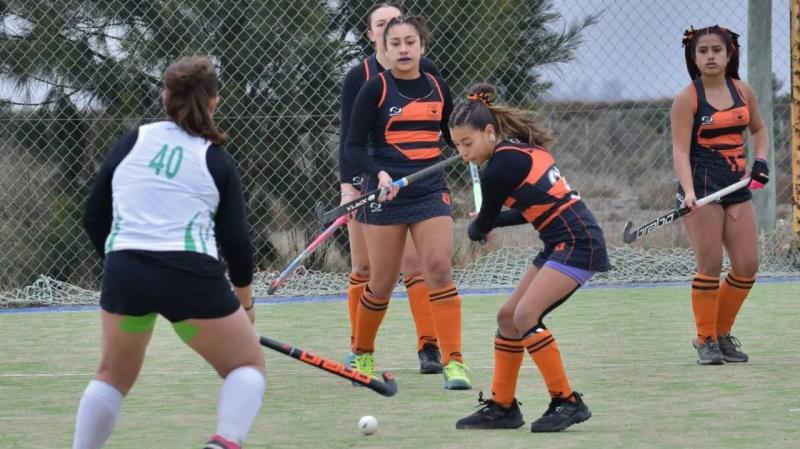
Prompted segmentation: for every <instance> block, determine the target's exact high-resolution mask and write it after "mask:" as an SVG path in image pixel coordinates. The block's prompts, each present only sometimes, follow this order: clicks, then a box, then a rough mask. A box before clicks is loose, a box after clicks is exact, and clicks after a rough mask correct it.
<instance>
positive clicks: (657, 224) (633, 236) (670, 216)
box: [622, 177, 750, 243]
mask: <svg viewBox="0 0 800 449" xmlns="http://www.w3.org/2000/svg"><path fill="white" fill-rule="evenodd" d="M749 183H750V178H749V177H747V178H743V179H741V180H739V181H737V182H735V183H733V184H731V185H729V186H728V187H725V188H724V189H721V190H718V191H716V192H714V193H712V194H711V195H708V196H704V197H703V198H700V199H699V200H697V202H695V207H702V206H705V205H706V204H708V203H713V202H714V201H717V200H718V199H720V198H722V197H723V196H725V195H728V194H730V193H733V192H735V191H737V190H739V189H741V188H743V187H746V186H747V185H748V184H749ZM689 212H691V209H689V208H688V207H682V208H680V209H675V210H673V211H672V212H669V213H666V214H664V215H662V216H660V217H658V218H656V219H655V220H652V221H650V222H648V223H647V224H645V225H644V226H641V227H639V228H638V229H636V230H634V231H631V228H632V227H633V222H630V221H629V222H628V223H627V224H626V225H625V229H624V230H623V231H622V241H623V242H625V243H633V242H635V241H637V240H639V239H640V238H642V237H644V236H645V235H647V234H650V233H651V232H653V231H655V230H656V229H659V228H661V227H663V226H665V225H668V224H670V223H672V222H673V221H675V220H676V219H678V218H680V217H683V216H684V215H686V214H688V213H689Z"/></svg>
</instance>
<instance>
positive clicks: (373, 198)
mask: <svg viewBox="0 0 800 449" xmlns="http://www.w3.org/2000/svg"><path fill="white" fill-rule="evenodd" d="M459 159H461V156H452V157H450V158H447V159H445V160H443V161H440V162H437V163H435V164H433V165H431V166H430V167H426V168H423V169H422V170H420V171H418V172H416V173H412V174H410V175H408V176H406V177H404V178H400V179H398V180H396V181H393V182H392V186H397V187H405V186H407V185H409V184H411V183H412V182H414V181H417V180H419V179H420V178H424V177H426V176H429V175H431V174H433V173H436V172H437V171H439V170H442V169H443V168H445V167H447V166H448V165H450V164H453V163H454V162H456V161H457V160H459ZM386 191H387V190H386V189H384V188H383V187H379V188H377V189H375V190H372V191H370V192H367V193H365V194H363V195H361V196H360V197H358V198H356V199H354V200H352V201H349V202H347V203H344V204H342V205H341V206H337V207H334V208H333V209H331V210H329V211H327V212H325V211H323V210H322V208H321V207H320V206H318V207H317V210H316V214H317V220H319V222H320V223H322V224H328V223H330V222H332V221H333V220H336V219H337V218H339V217H341V216H342V215H347V214H349V213H350V212H353V211H354V210H356V209H358V208H360V207H363V206H365V205H367V204H369V203H374V202H377V201H378V199H379V198H380V197H382V196H383V195H385V194H386Z"/></svg>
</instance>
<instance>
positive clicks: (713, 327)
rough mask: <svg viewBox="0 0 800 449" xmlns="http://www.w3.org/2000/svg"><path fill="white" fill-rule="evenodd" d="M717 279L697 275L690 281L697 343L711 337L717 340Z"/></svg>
mask: <svg viewBox="0 0 800 449" xmlns="http://www.w3.org/2000/svg"><path fill="white" fill-rule="evenodd" d="M718 290H719V278H716V277H713V276H706V275H704V274H700V273H697V274H695V275H694V279H693V280H692V311H693V312H694V322H695V325H696V326H697V339H698V341H699V342H701V343H702V342H703V341H705V340H706V339H707V338H709V337H711V339H712V340H714V341H716V340H717V311H718V309H719V301H717V292H718Z"/></svg>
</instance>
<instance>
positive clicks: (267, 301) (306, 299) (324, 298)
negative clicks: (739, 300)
mask: <svg viewBox="0 0 800 449" xmlns="http://www.w3.org/2000/svg"><path fill="white" fill-rule="evenodd" d="M793 282H800V275H797V276H765V277H760V278H758V283H759V284H785V283H793ZM686 283H687V281H685V280H684V281H661V282H636V283H631V284H591V283H590V284H588V285H586V286H585V287H582V288H584V289H588V290H595V289H597V290H615V289H629V288H659V287H678V286H682V285H686ZM512 290H513V289H512V288H487V289H466V290H459V293H461V295H462V296H476V295H497V294H503V293H511V291H512ZM405 298H406V295H405V293H404V292H396V293H394V294H393V295H392V299H400V300H403V299H405ZM345 300H347V297H346V296H345V295H344V294H341V295H317V296H276V297H271V296H267V297H264V296H260V297H257V298H256V304H259V305H279V304H299V303H314V302H336V301H342V302H343V301H345ZM97 309H99V306H98V305H96V304H90V305H81V306H59V307H21V308H18V309H0V315H11V314H18V313H59V312H86V311H92V310H97Z"/></svg>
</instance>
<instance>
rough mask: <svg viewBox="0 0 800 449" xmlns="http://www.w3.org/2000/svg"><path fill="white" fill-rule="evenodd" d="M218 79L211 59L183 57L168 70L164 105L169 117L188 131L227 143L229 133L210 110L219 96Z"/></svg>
mask: <svg viewBox="0 0 800 449" xmlns="http://www.w3.org/2000/svg"><path fill="white" fill-rule="evenodd" d="M218 82H219V81H218V79H217V74H216V72H215V71H214V64H213V63H212V62H211V59H210V58H208V57H207V56H188V57H183V58H181V59H179V60H177V61H175V62H174V63H172V64H171V65H170V66H169V67H167V71H166V72H165V73H164V89H165V90H166V92H167V94H166V98H164V106H165V108H166V110H167V116H169V118H171V119H172V120H173V121H174V122H175V123H177V124H178V126H180V127H181V128H182V129H183V130H184V131H186V132H187V133H189V134H191V135H193V136H197V137H203V138H205V139H206V140H208V141H210V142H213V143H215V144H217V145H224V144H225V143H227V142H228V136H227V135H225V133H224V132H222V131H220V129H219V128H217V125H216V123H214V118H213V117H212V116H211V113H209V111H208V104H209V102H210V101H211V99H212V98H214V97H216V96H217V89H218V87H217V86H218Z"/></svg>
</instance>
